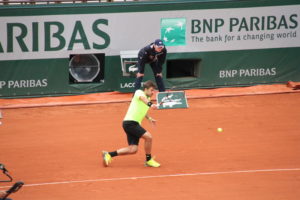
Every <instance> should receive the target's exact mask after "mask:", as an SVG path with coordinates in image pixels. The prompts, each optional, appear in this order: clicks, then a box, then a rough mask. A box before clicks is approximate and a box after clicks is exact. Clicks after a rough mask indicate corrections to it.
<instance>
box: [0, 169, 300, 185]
mask: <svg viewBox="0 0 300 200" xmlns="http://www.w3.org/2000/svg"><path fill="white" fill-rule="evenodd" d="M285 171H300V168H290V169H257V170H238V171H224V172H196V173H186V174H165V175H156V176H133V177H123V178H103V179H90V180H78V181H60V182H49V183H34V184H26V183H25V185H24V186H23V187H34V186H44V185H60V184H71V183H87V182H104V181H121V180H136V179H151V178H166V177H183V176H203V175H221V174H241V173H259V172H285ZM9 187H11V186H2V187H0V188H9Z"/></svg>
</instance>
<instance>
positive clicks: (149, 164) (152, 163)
mask: <svg viewBox="0 0 300 200" xmlns="http://www.w3.org/2000/svg"><path fill="white" fill-rule="evenodd" d="M145 165H146V166H147V167H159V166H160V164H159V163H158V162H156V161H155V160H154V159H153V158H151V159H150V160H148V161H146V162H145Z"/></svg>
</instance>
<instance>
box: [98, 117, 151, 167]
mask: <svg viewBox="0 0 300 200" xmlns="http://www.w3.org/2000/svg"><path fill="white" fill-rule="evenodd" d="M123 129H124V131H125V133H126V135H127V142H128V146H127V147H124V148H121V149H118V150H116V151H112V152H107V151H103V152H102V157H103V165H104V166H105V167H107V166H108V165H109V164H110V163H111V162H112V158H113V157H115V156H120V155H128V154H135V153H136V152H137V151H138V145H139V140H140V138H141V137H142V135H143V134H144V133H146V130H145V129H143V128H142V127H141V126H140V125H139V123H138V122H135V121H123Z"/></svg>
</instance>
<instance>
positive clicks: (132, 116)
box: [124, 90, 150, 124]
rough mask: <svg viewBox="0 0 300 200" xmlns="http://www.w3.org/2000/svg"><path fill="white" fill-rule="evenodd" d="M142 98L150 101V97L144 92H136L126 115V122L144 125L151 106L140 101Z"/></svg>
mask: <svg viewBox="0 0 300 200" xmlns="http://www.w3.org/2000/svg"><path fill="white" fill-rule="evenodd" d="M141 96H143V97H146V98H147V99H148V100H149V101H150V97H147V96H146V94H145V93H144V91H142V90H137V91H135V93H134V96H133V98H132V100H131V103H130V106H129V108H128V110H127V113H126V115H125V118H124V120H125V121H136V122H138V123H139V124H141V123H142V121H143V119H144V118H145V116H146V115H147V112H148V110H149V106H148V105H147V104H145V103H144V102H143V101H142V100H141V99H140V97H141Z"/></svg>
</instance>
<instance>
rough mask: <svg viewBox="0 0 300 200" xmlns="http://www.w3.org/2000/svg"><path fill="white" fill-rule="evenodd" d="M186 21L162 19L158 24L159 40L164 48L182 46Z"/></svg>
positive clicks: (184, 42) (181, 19)
mask: <svg viewBox="0 0 300 200" xmlns="http://www.w3.org/2000/svg"><path fill="white" fill-rule="evenodd" d="M185 32H186V19H185V18H164V19H161V22H160V33H161V38H162V40H163V41H164V43H165V45H166V46H183V45H186V41H185Z"/></svg>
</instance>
